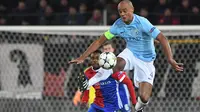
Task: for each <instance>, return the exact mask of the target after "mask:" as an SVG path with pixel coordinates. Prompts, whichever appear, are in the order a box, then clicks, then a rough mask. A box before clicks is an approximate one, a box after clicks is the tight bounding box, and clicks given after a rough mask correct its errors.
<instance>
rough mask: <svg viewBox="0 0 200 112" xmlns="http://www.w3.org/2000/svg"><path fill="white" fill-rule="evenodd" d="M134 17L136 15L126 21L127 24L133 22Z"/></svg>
mask: <svg viewBox="0 0 200 112" xmlns="http://www.w3.org/2000/svg"><path fill="white" fill-rule="evenodd" d="M133 19H134V16H132V17H131V19H130V21H127V22H125V24H127V25H129V24H131V23H132V21H133Z"/></svg>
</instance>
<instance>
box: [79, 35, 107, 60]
mask: <svg viewBox="0 0 200 112" xmlns="http://www.w3.org/2000/svg"><path fill="white" fill-rule="evenodd" d="M104 38H105V37H104V35H102V36H100V38H99V39H97V40H96V41H94V42H93V43H92V44H91V45H90V46H89V47H88V48H87V50H86V51H85V52H84V53H83V54H82V57H84V58H87V57H88V56H89V55H90V54H91V53H92V52H94V51H96V50H97V49H98V48H99V47H100V46H101V45H102V44H103V43H104V41H105V39H104Z"/></svg>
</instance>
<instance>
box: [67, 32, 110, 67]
mask: <svg viewBox="0 0 200 112" xmlns="http://www.w3.org/2000/svg"><path fill="white" fill-rule="evenodd" d="M106 40H107V38H106V37H105V36H104V34H103V35H101V36H100V38H99V39H97V40H95V41H94V42H93V43H92V44H91V45H90V46H89V47H88V48H87V50H86V51H85V52H84V53H83V54H82V55H81V56H80V57H79V58H77V59H74V60H71V61H69V63H76V64H80V63H83V62H84V60H85V59H86V58H87V57H88V56H89V55H90V54H91V53H92V52H94V51H96V50H97V49H98V48H99V47H100V46H101V45H102V44H103V43H104V42H105V41H106Z"/></svg>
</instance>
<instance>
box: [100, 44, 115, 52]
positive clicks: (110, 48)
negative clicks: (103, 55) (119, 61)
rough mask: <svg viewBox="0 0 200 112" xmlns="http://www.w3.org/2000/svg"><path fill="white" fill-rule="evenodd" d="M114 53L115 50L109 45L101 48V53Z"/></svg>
mask: <svg viewBox="0 0 200 112" xmlns="http://www.w3.org/2000/svg"><path fill="white" fill-rule="evenodd" d="M114 51H115V49H114V48H113V47H112V45H110V44H108V45H105V46H103V52H114Z"/></svg>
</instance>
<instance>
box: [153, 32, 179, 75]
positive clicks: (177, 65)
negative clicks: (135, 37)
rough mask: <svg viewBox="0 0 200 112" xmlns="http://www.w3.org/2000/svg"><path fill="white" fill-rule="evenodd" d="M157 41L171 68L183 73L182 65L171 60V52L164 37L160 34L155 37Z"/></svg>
mask: <svg viewBox="0 0 200 112" xmlns="http://www.w3.org/2000/svg"><path fill="white" fill-rule="evenodd" d="M157 40H158V41H159V42H160V44H161V45H162V47H163V50H164V53H165V55H166V56H167V60H168V62H169V63H170V64H171V65H172V67H173V68H174V69H175V70H176V71H179V72H180V71H183V63H177V62H176V61H175V60H174V59H173V55H172V51H171V48H170V45H169V42H168V40H167V39H166V37H165V36H164V35H163V34H162V33H160V34H158V36H157Z"/></svg>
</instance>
